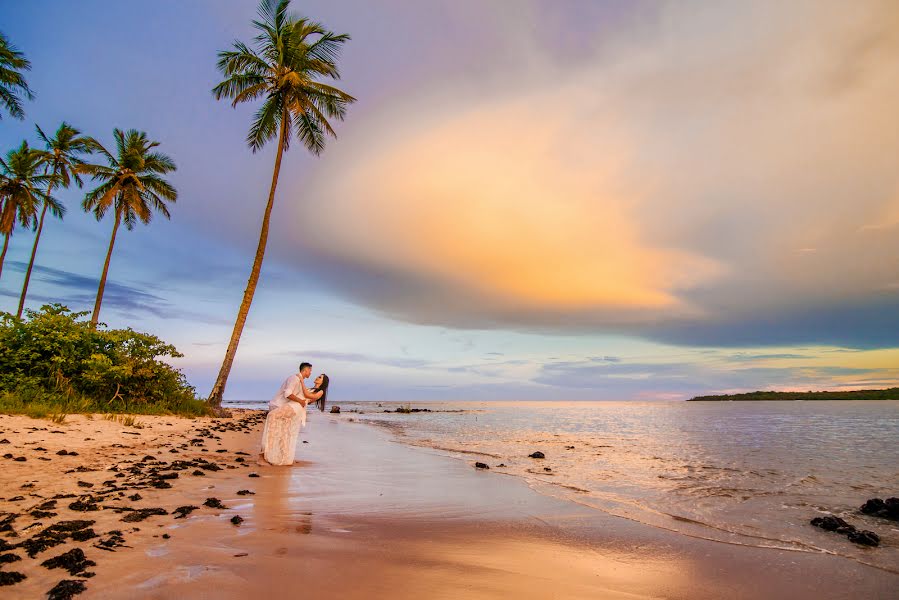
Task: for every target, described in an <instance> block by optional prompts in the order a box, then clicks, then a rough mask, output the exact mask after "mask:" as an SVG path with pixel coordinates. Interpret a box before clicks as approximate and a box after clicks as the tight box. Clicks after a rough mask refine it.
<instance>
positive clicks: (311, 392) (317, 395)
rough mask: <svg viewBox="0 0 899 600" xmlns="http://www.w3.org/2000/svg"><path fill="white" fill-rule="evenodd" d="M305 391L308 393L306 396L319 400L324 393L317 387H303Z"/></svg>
mask: <svg viewBox="0 0 899 600" xmlns="http://www.w3.org/2000/svg"><path fill="white" fill-rule="evenodd" d="M303 393H304V394H306V398H308V399H309V400H318V399H319V398H321V397H322V394H324V392H322V391H320V390H315V389H311V390H307V389H303Z"/></svg>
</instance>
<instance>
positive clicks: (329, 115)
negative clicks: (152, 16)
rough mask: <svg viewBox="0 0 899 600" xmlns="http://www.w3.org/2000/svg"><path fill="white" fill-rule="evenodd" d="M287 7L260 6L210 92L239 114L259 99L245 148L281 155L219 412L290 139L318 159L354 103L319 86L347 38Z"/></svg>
mask: <svg viewBox="0 0 899 600" xmlns="http://www.w3.org/2000/svg"><path fill="white" fill-rule="evenodd" d="M289 5H290V0H262V3H261V4H260V5H259V17H260V20H258V21H253V25H254V26H255V27H256V29H258V30H259V35H257V36H256V38H255V49H253V48H250V47H249V46H248V45H247V44H245V43H243V42H240V41H237V42H234V46H233V49H232V50H227V51H224V52H220V53H219V61H218V68H219V70H220V71H221V72H222V75H224V77H225V80H224V81H222V82H221V83H219V84H218V85H217V86H215V88H213V93H214V94H215V97H216V99H218V100H221V99H223V98H228V99H230V100H231V101H232V106H235V107H236V106H237V105H238V104H240V103H242V102H249V101H252V100H256V99H259V98H262V99H263V102H262V106H261V107H260V108H259V110H258V112H257V113H256V117H255V119H254V121H253V124H252V126H251V127H250V132H249V134H248V135H247V143H248V144H249V146H250V148H251V149H252V150H253V152H256V151H257V150H259V149H261V148H262V147H263V146H264V145H265V144H266V143H267V142H269V141H271V140H273V139H274V138H275V137H276V136H277V138H278V149H277V153H276V154H275V167H274V172H273V173H272V183H271V187H270V189H269V194H268V203H267V204H266V206H265V213H264V216H263V219H262V229H261V231H260V233H259V244H258V246H257V248H256V256H255V258H254V260H253V267H252V269H251V270H250V278H249V281H248V282H247V287H246V290H245V291H244V296H243V300H242V301H241V304H240V309H239V310H238V312H237V320H236V321H235V323H234V330H233V332H232V333H231V340H230V341H229V343H228V349H227V350H226V352H225V357H224V360H223V361H222V367H221V370H220V371H219V374H218V377H217V378H216V381H215V385H214V386H213V388H212V392H211V393H210V394H209V402H210V404H212V405H213V406H214V407H216V408H217V409H218V407H220V405H221V402H222V395H223V394H224V391H225V385H226V384H227V382H228V375H229V374H230V372H231V365H232V363H233V362H234V356H235V354H236V353H237V346H238V344H239V343H240V336H241V333H242V332H243V327H244V324H245V323H246V320H247V315H248V314H249V312H250V304H252V302H253V295H254V294H255V292H256V285H257V283H258V282H259V273H260V271H261V269H262V259H263V256H264V255H265V246H266V243H267V241H268V230H269V221H270V220H271V214H272V207H273V205H274V200H275V188H276V187H277V186H278V175H279V173H280V171H281V158H282V156H283V154H284V152H285V151H287V149H288V147H289V146H290V142H291V138H292V137H293V136H296V137H297V138H298V139H299V141H300V142H301V143H302V144H303V145H304V146H305V147H306V149H307V150H309V151H310V152H312V154H314V155H318V154H320V153H321V152H322V150H324V147H325V139H326V137H327V136H329V135H330V136H332V137H334V136H335V133H334V129H333V128H332V127H331V124H330V123H329V122H328V119H338V120H343V118H344V116H345V115H346V110H347V106H348V105H349V104H351V103H352V102H355V98H353V97H352V96H350V95H349V94H347V93H345V92H342V91H341V90H339V89H337V88H336V87H333V86H331V85H327V84H325V83H322V82H321V81H320V79H333V80H337V79H340V73H339V70H338V68H337V59H338V58H339V56H340V50H341V47H342V46H343V44H344V43H345V42H347V41H348V40H349V39H350V36H348V35H346V34H340V35H337V34H334V33H332V32H330V31H328V30H327V29H325V28H324V27H323V26H322V25H321V24H319V23H316V22H314V21H310V20H308V19H305V18H297V17H293V16H289V15H288V14H287V9H288V6H289Z"/></svg>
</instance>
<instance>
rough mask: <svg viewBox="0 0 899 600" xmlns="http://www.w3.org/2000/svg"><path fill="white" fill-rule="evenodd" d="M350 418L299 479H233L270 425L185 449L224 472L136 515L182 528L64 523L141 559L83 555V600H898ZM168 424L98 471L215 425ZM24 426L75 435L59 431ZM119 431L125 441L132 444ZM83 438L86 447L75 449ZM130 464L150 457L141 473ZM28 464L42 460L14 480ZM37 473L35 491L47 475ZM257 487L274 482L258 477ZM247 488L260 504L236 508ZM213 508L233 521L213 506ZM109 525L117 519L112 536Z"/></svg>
mask: <svg viewBox="0 0 899 600" xmlns="http://www.w3.org/2000/svg"><path fill="white" fill-rule="evenodd" d="M351 418H352V417H351V415H341V416H331V415H322V414H314V415H312V416H311V418H310V422H309V424H308V426H307V428H306V430H305V431H304V432H303V433H302V434H301V440H305V441H306V442H308V443H305V444H301V445H300V446H299V450H298V457H300V458H301V459H302V460H301V461H299V462H298V464H296V465H295V466H294V467H272V466H256V465H255V464H251V466H249V467H247V466H245V465H246V462H244V463H236V462H235V460H236V459H237V458H241V456H240V455H237V454H236V453H237V452H247V453H254V452H255V450H256V445H257V443H258V434H259V429H260V426H259V425H258V424H257V425H254V426H253V428H252V431H251V432H249V433H245V432H220V433H217V432H213V434H214V435H216V436H219V437H221V439H220V440H215V439H210V438H203V439H204V443H205V445H206V446H205V447H206V449H207V450H208V452H206V453H201V452H200V451H201V450H202V448H200V447H191V446H188V448H179V449H180V450H181V451H182V452H184V453H185V456H179V457H178V458H182V459H186V458H190V457H193V456H197V457H199V458H209V459H210V460H213V459H214V458H220V460H218V462H219V463H220V464H222V466H223V467H225V468H223V469H222V470H220V471H212V472H208V473H207V475H206V476H205V477H199V476H197V477H191V476H189V475H187V474H183V475H182V476H181V477H180V478H179V479H177V480H172V484H173V487H172V488H171V489H165V490H156V489H154V488H150V490H148V491H147V493H146V494H145V493H144V490H141V491H140V493H141V495H143V496H144V497H145V500H142V501H139V502H137V503H136V505H139V506H135V507H162V508H164V509H165V510H167V511H168V512H171V511H172V510H173V509H174V508H175V507H177V506H180V505H196V506H199V507H201V508H200V509H198V510H195V511H193V512H192V513H190V515H189V516H187V517H186V518H184V519H174V518H173V516H172V515H171V514H169V515H156V516H151V517H149V518H148V519H147V520H146V521H142V522H139V523H135V524H134V525H135V526H137V527H138V528H139V529H140V531H137V532H129V531H127V528H128V527H129V524H127V523H122V522H120V519H121V518H122V517H123V514H116V513H114V512H113V511H111V510H101V511H99V512H94V513H90V516H89V517H85V516H84V514H83V513H82V514H81V515H76V516H71V513H67V514H65V515H62V514H60V516H59V517H57V519H61V518H63V517H64V518H91V519H95V518H96V519H98V525H97V526H95V527H94V528H95V529H96V530H97V532H98V533H105V532H106V531H107V530H108V529H109V528H114V527H117V528H119V529H122V530H123V533H124V535H125V537H126V539H127V542H126V543H127V545H129V546H132V547H131V548H118V549H117V551H116V552H115V553H109V552H103V551H100V550H98V549H96V548H94V547H93V546H92V545H91V544H90V543H82V544H80V547H83V548H84V551H85V554H86V555H87V557H88V558H89V559H92V560H95V561H96V562H97V565H96V566H93V567H91V568H90V570H91V571H93V572H95V573H96V576H95V577H93V578H89V579H86V580H85V582H86V583H85V584H86V586H87V590H86V591H85V592H84V594H83V595H82V596H80V597H81V598H245V597H251V596H253V595H259V594H262V595H265V596H267V597H269V598H292V597H304V598H350V599H352V598H387V597H389V598H398V599H404V598H507V597H515V598H691V599H693V598H710V599H711V598H791V599H801V598H862V597H863V598H891V597H896V592H895V590H896V589H899V576H897V575H894V574H891V573H887V572H884V571H882V570H878V569H874V568H871V567H867V566H865V565H861V564H859V563H856V562H853V561H850V560H847V559H844V558H840V557H834V556H827V555H818V554H807V553H800V552H790V551H784V550H771V549H761V548H750V547H741V546H733V545H728V544H724V543H719V542H710V541H706V540H698V539H693V538H687V537H684V536H681V535H678V534H674V533H671V532H667V531H662V530H658V529H654V528H651V527H648V526H645V525H640V524H637V523H633V522H630V521H627V520H624V519H621V518H617V517H611V516H608V515H605V514H603V513H601V512H598V511H595V510H593V509H588V508H585V507H581V506H578V505H576V504H573V503H570V502H565V501H562V500H556V499H553V498H549V497H546V496H543V495H540V494H538V493H536V492H534V491H533V490H531V489H530V488H528V487H527V485H526V484H525V483H524V482H523V481H522V480H520V479H517V478H514V477H510V476H505V475H501V474H499V473H496V472H489V471H488V472H483V471H478V470H475V469H474V468H473V466H472V465H473V462H474V459H473V460H472V461H471V463H470V464H469V463H466V462H463V461H458V460H455V459H451V458H448V457H446V456H443V455H441V454H439V453H438V452H435V451H432V450H427V449H423V448H409V447H406V446H403V445H401V444H399V443H396V442H395V441H393V440H392V438H391V435H390V434H389V432H386V431H383V430H381V429H378V428H374V427H371V426H366V425H361V424H358V423H353V422H351ZM10 419H23V418H21V417H2V420H0V423H2V425H0V429H3V430H4V433H2V434H0V438H3V437H9V435H8V433H7V431H8V430H11V429H12V428H11V427H10V425H11V421H10ZM143 419H144V418H141V420H143ZM168 421H171V422H172V423H174V424H171V425H164V424H162V423H164V421H162V422H160V424H157V423H156V422H153V423H152V424H151V426H152V430H150V431H152V432H153V433H154V434H156V433H161V432H167V433H170V434H171V435H173V436H175V437H173V438H170V439H169V441H168V442H166V438H165V437H164V436H161V435H154V436H150V435H147V436H146V437H143V435H146V434H147V433H150V431H147V430H138V431H139V432H140V433H142V437H143V439H144V440H146V441H144V442H141V444H143V445H142V446H140V447H139V448H138V447H134V448H132V447H129V448H127V449H122V448H117V449H111V450H115V451H116V453H114V454H112V455H107V454H105V453H106V452H107V451H106V450H95V452H96V453H97V454H98V457H97V458H96V460H97V462H104V463H106V462H109V461H110V460H111V459H116V458H126V457H127V458H128V459H131V460H136V459H140V458H141V456H143V454H142V452H144V451H145V450H147V451H148V454H150V455H153V456H157V457H160V458H162V459H163V460H167V461H171V460H172V458H173V457H172V456H163V454H165V453H166V452H167V451H168V450H169V449H170V448H169V447H160V448H155V449H154V447H153V446H152V444H154V443H172V444H175V446H174V447H176V448H178V445H177V444H179V443H180V444H183V443H184V441H181V442H177V443H176V442H175V441H174V440H176V439H180V440H188V439H191V436H192V435H193V432H195V431H196V430H197V428H203V427H209V425H210V423H212V422H213V421H210V420H197V421H187V420H180V419H168ZM204 421H205V423H204ZM22 422H23V423H24V422H27V423H29V424H34V425H30V426H37V427H44V426H47V427H48V429H64V427H59V428H57V427H55V426H53V425H52V424H50V425H48V424H47V423H46V422H45V421H31V420H29V419H23V420H22ZM105 423H109V422H105ZM15 425H16V426H17V427H18V429H20V430H21V429H23V427H22V426H21V425H19V423H18V422H16V423H15ZM111 425H112V424H110V426H111ZM77 426H78V427H81V426H82V424H77ZM70 427H73V428H74V427H76V424H72V425H70ZM119 428H120V430H122V431H120V433H119V435H118V438H119V441H121V439H120V438H122V437H129V438H130V437H133V436H128V435H125V434H124V430H125V429H127V428H123V427H121V426H119ZM248 429H249V428H248ZM111 431H112V430H111ZM132 431H133V430H132ZM17 435H24V434H22V433H21V432H20V433H19V434H17ZM30 435H32V436H42V437H39V438H35V440H34V441H37V440H38V439H40V442H41V444H40V445H42V446H43V447H45V448H47V450H48V451H50V450H51V448H50V446H49V445H48V444H49V443H50V441H49V438H50V437H51V436H59V437H63V436H62V435H61V434H49V433H47V432H33V433H31V434H30ZM78 435H81V434H80V433H79V434H78ZM95 435H98V434H95ZM179 436H180V437H179ZM69 437H70V438H72V439H73V445H74V442H75V438H76V434H75V433H74V432H72V433H70V435H69ZM154 437H155V438H158V439H157V440H156V441H155V442H154V441H151V440H152V439H153V438H154ZM9 439H10V440H11V441H14V440H13V438H12V437H9ZM45 439H46V440H47V441H46V442H45V441H44V440H45ZM29 441H31V440H29ZM121 443H125V442H121ZM219 443H221V444H222V446H221V447H219V446H217V444H219ZM2 448H10V446H9V445H7V446H3V447H2ZM2 448H0V450H2ZM216 449H227V450H228V452H225V453H215V452H214V451H215V450H216ZM2 451H3V452H7V451H9V452H13V453H14V454H16V453H17V450H2ZM29 452H30V451H29ZM131 452H134V453H135V454H136V455H137V456H128V454H129V453H131ZM80 454H82V456H83V455H84V453H80ZM210 454H212V455H213V456H212V457H210ZM16 455H18V454H16ZM53 457H54V458H56V456H55V455H53ZM71 458H72V457H67V459H69V460H70V459H71ZM75 458H76V459H77V458H78V457H75ZM247 458H249V457H247ZM13 464H14V465H15V463H13ZM28 464H31V459H30V458H29V461H28V462H26V463H19V464H18V465H17V466H15V467H14V468H16V469H21V468H23V467H24V466H25V465H28ZM50 464H51V463H49V462H46V463H43V464H41V465H40V469H44V467H45V466H47V465H50ZM110 464H113V463H110ZM3 466H4V469H3V471H4V474H3V475H2V479H0V483H2V485H3V487H2V488H0V489H2V491H3V493H2V494H0V496H2V497H4V498H7V497H8V495H9V494H10V490H11V486H12V482H16V483H17V485H21V484H20V483H18V482H19V481H20V479H15V478H12V479H10V478H7V474H6V471H7V466H8V463H7V462H4V463H3ZM105 466H106V467H108V466H109V464H106V465H105ZM227 466H232V467H234V468H233V469H228V468H226V467H227ZM31 467H32V470H31V471H30V473H31V478H33V479H37V478H40V476H41V475H40V474H41V473H47V471H45V470H38V468H37V467H36V466H35V465H34V464H31ZM251 471H252V472H256V473H258V474H259V475H260V477H258V478H249V477H248V474H249V472H251ZM190 472H191V471H190V470H189V471H187V473H190ZM83 475H91V473H85V474H83ZM107 475H108V473H107V474H105V475H101V476H98V478H101V477H102V478H104V479H105V478H106V476H107ZM21 476H22V473H19V477H21ZM42 481H44V480H42ZM63 483H64V482H62V481H61V480H60V481H59V482H57V487H59V486H61V487H65V485H63ZM42 485H43V484H42ZM46 485H49V483H47V484H46ZM69 485H70V484H69ZM243 489H248V490H251V491H253V492H255V494H254V495H238V494H237V492H238V491H240V490H243ZM47 491H48V492H49V491H50V489H48V490H47ZM47 495H48V494H44V496H47ZM212 496H214V497H216V498H218V499H220V500H221V502H222V503H223V504H224V506H226V507H227V508H225V509H213V508H209V507H206V506H203V502H204V501H205V500H206V498H208V497H212ZM37 501H38V499H34V503H36V502H37ZM29 502H30V501H29ZM19 504H21V503H19ZM110 504H112V502H110ZM9 506H10V504H9V503H8V500H6V499H4V500H2V501H0V510H4V511H8V510H9ZM17 510H19V511H21V510H22V508H21V506H19V508H18V509H17ZM60 512H63V511H60ZM98 515H102V518H103V519H106V521H104V522H103V523H102V527H100V526H99V525H101V523H100V521H99V519H100V516H98ZM235 515H239V516H241V517H242V518H243V519H244V520H243V522H242V523H240V524H239V525H233V524H232V523H231V522H230V519H231V518H232V517H233V516H235ZM54 520H55V519H54ZM30 521H31V518H30V517H21V518H20V519H17V520H16V522H15V524H16V526H17V530H19V534H20V537H21V536H27V532H24V531H21V528H22V526H24V525H27V524H28V523H29V522H30ZM101 530H102V531H101ZM163 534H167V535H168V536H169V538H167V539H166V538H163V537H161V536H162V535H163ZM2 535H3V534H0V536H2ZM0 539H2V538H0ZM9 541H10V542H11V543H15V541H16V540H15V539H9ZM94 541H95V540H94ZM74 545H78V544H74ZM70 546H73V543H71V542H69V543H67V544H66V545H62V546H58V547H56V548H53V549H50V550H47V551H46V552H44V553H43V554H41V555H39V556H38V557H37V559H35V560H31V559H29V558H27V557H24V553H22V552H18V553H19V554H23V558H24V560H23V561H21V562H17V563H13V564H8V565H3V570H6V571H9V570H12V569H13V568H18V570H19V571H22V572H23V573H26V574H27V575H28V576H29V578H28V579H27V580H25V581H23V582H22V583H19V584H17V585H15V586H11V587H4V588H0V593H2V594H3V595H4V596H5V597H23V598H25V597H42V594H43V593H45V592H46V591H47V589H49V588H50V587H52V585H54V584H55V583H56V581H58V580H60V579H62V578H63V577H65V578H67V579H78V578H77V577H70V576H68V575H67V574H61V573H52V572H51V571H48V570H47V569H44V568H43V567H41V566H39V563H40V561H41V560H43V559H45V558H49V557H52V556H56V555H57V554H59V553H61V552H62V551H64V550H68V549H69V547H70ZM872 551H875V552H876V549H873V550H872ZM13 552H17V551H15V550H14V551H13ZM26 563H27V564H26ZM19 565H21V567H19Z"/></svg>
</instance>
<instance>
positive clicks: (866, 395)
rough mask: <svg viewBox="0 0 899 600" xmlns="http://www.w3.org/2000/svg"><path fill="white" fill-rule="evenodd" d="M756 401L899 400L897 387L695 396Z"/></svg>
mask: <svg viewBox="0 0 899 600" xmlns="http://www.w3.org/2000/svg"><path fill="white" fill-rule="evenodd" d="M747 400H749V401H752V400H754V401H758V400H899V388H888V389H885V390H852V391H846V392H748V393H746V394H721V395H717V396H696V397H695V398H690V400H688V402H696V401H747Z"/></svg>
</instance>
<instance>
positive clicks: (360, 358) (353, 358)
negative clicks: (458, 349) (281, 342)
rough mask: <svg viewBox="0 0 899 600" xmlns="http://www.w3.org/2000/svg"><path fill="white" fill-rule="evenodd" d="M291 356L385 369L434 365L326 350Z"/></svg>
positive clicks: (406, 359)
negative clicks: (364, 364)
mask: <svg viewBox="0 0 899 600" xmlns="http://www.w3.org/2000/svg"><path fill="white" fill-rule="evenodd" d="M289 354H290V355H291V356H296V357H297V360H304V361H307V362H311V363H313V364H316V361H322V362H325V361H329V360H333V361H337V362H348V363H367V364H372V365H380V366H384V367H397V368H400V369H415V368H420V367H427V366H429V365H432V364H433V363H432V362H431V361H428V360H423V359H417V358H402V357H384V356H374V355H370V354H362V353H358V352H329V351H325V350H306V351H301V352H294V351H291V352H289Z"/></svg>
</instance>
